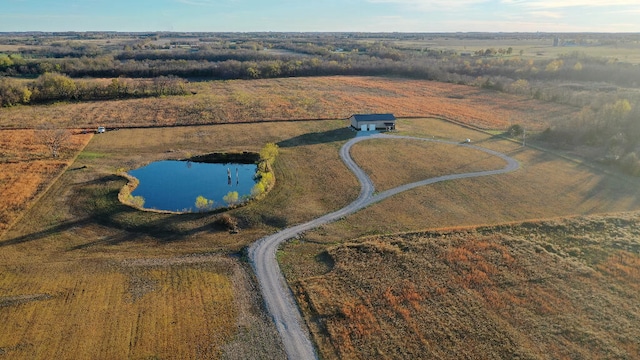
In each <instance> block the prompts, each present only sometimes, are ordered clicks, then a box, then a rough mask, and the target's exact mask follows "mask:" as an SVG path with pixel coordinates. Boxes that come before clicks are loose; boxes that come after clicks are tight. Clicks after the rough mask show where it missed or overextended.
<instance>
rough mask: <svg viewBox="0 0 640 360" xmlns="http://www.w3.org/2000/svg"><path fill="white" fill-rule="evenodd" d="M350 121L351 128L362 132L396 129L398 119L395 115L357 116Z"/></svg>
mask: <svg viewBox="0 0 640 360" xmlns="http://www.w3.org/2000/svg"><path fill="white" fill-rule="evenodd" d="M349 120H350V121H351V126H352V127H353V128H355V129H357V130H360V131H373V130H387V131H390V130H395V129H396V117H395V116H393V114H355V115H351V117H350V118H349Z"/></svg>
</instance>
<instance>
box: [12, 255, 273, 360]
mask: <svg viewBox="0 0 640 360" xmlns="http://www.w3.org/2000/svg"><path fill="white" fill-rule="evenodd" d="M246 271H247V269H245V268H243V267H241V266H240V265H239V263H238V262H237V261H235V260H232V259H229V258H224V257H222V256H208V257H200V258H196V259H191V258H179V259H171V261H168V260H157V261H146V262H140V261H99V260H98V261H96V260H95V259H93V260H85V261H82V260H78V261H72V262H68V261H63V262H49V263H45V264H39V265H35V264H20V265H13V266H6V265H5V266H3V269H2V272H1V274H2V275H0V289H3V291H2V296H1V297H0V321H1V322H2V324H3V331H2V332H0V354H1V355H5V356H8V357H9V358H12V359H51V358H58V359H68V358H75V359H126V358H134V359H138V358H162V359H213V358H222V357H223V356H227V357H230V358H242V353H236V354H234V351H235V350H233V348H230V347H229V344H232V343H233V342H234V339H235V337H236V336H237V334H238V332H239V331H245V328H251V329H253V331H254V332H257V333H258V335H260V334H261V333H262V332H264V331H263V330H264V329H259V328H258V325H262V324H264V323H265V319H264V318H259V316H258V317H256V315H251V313H252V312H253V313H256V312H257V313H258V314H259V310H257V309H256V308H257V306H258V305H259V303H258V302H257V301H256V299H255V295H251V294H250V293H249V294H247V292H248V291H253V290H254V289H246V286H247V284H248V283H250V281H249V280H248V279H247V275H246V274H245V273H246ZM238 296H242V297H247V298H249V299H250V301H246V300H245V301H240V300H239V299H237V297H238ZM252 307H253V308H252ZM239 312H242V313H243V314H244V315H243V317H244V319H242V321H241V319H240V314H239ZM247 318H250V320H251V321H254V322H255V325H252V326H251V325H249V324H247V323H246V322H247V320H248V319H247ZM263 326H264V325H263ZM266 328H267V329H268V327H266ZM269 330H271V329H269ZM268 335H269V336H268V337H269V338H270V343H271V344H270V345H274V344H275V346H271V348H272V349H271V350H272V351H274V352H275V353H276V354H278V351H277V349H278V345H277V341H276V339H277V338H276V337H275V336H274V335H275V334H274V333H273V331H271V332H270V333H268ZM263 337H264V334H263ZM261 340H262V344H254V345H251V344H249V345H248V346H245V347H244V349H245V350H244V351H245V353H249V354H253V355H255V354H259V353H260V351H262V350H264V349H263V348H262V347H264V345H265V343H266V342H265V341H264V340H265V339H261ZM252 348H253V350H252ZM236 352H237V351H236ZM279 354H280V355H282V352H281V351H280V352H279Z"/></svg>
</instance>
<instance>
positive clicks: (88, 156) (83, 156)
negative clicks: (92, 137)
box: [78, 151, 109, 160]
mask: <svg viewBox="0 0 640 360" xmlns="http://www.w3.org/2000/svg"><path fill="white" fill-rule="evenodd" d="M106 156H109V155H108V154H105V153H100V152H92V151H83V152H81V153H80V154H78V159H80V160H95V159H100V158H103V157H106Z"/></svg>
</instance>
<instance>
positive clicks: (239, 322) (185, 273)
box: [0, 77, 640, 358]
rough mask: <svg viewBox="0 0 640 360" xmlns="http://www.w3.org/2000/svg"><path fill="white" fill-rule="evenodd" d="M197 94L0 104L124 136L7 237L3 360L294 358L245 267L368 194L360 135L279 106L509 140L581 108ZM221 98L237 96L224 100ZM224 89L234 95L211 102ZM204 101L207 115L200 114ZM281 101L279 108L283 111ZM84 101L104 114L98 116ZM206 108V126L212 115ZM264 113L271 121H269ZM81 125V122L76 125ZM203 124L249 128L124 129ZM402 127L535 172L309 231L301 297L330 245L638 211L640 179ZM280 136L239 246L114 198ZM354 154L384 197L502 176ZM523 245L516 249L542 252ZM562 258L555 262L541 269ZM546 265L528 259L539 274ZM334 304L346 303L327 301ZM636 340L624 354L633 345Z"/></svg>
mask: <svg viewBox="0 0 640 360" xmlns="http://www.w3.org/2000/svg"><path fill="white" fill-rule="evenodd" d="M261 85H262V86H261ZM194 86H200V87H202V88H203V89H204V90H203V91H202V92H200V91H198V94H196V95H193V96H183V97H167V98H161V99H143V100H140V99H138V100H126V101H124V100H123V101H114V102H96V103H81V104H53V105H47V106H30V107H16V108H9V109H2V112H0V114H1V115H2V117H3V118H2V119H3V120H1V121H5V120H7V121H16V122H15V123H11V124H14V126H16V125H15V124H18V123H20V124H28V125H20V126H35V124H37V123H40V122H45V121H54V122H57V123H58V124H61V125H67V126H72V125H73V126H76V125H80V124H82V126H85V125H86V126H90V125H91V126H95V125H97V124H100V125H106V126H109V127H122V129H120V130H117V131H108V132H106V133H104V134H99V135H95V136H93V139H92V140H91V141H90V142H89V144H88V145H87V146H86V147H85V148H84V150H83V151H82V152H81V153H80V154H79V155H78V156H77V158H76V159H75V161H74V163H73V164H71V166H70V167H69V168H68V170H67V171H65V172H64V173H62V175H61V176H60V177H59V178H58V179H57V181H55V182H54V183H53V184H52V185H51V186H50V188H49V189H48V191H47V192H46V193H44V195H43V196H42V198H41V199H40V200H39V201H38V202H37V203H35V204H34V206H33V207H31V208H30V209H29V211H28V212H27V213H26V214H25V216H24V217H22V218H21V219H20V221H18V222H17V223H16V224H15V226H13V227H11V229H9V230H8V231H7V232H6V233H5V234H4V236H2V238H0V248H2V251H1V252H0V264H1V265H0V267H2V271H1V272H0V274H2V275H0V289H1V290H2V292H1V294H2V295H1V297H0V319H2V323H3V325H2V327H3V329H7V331H2V332H0V355H2V354H6V355H10V356H11V357H16V358H45V357H46V355H49V354H55V355H56V356H58V357H60V358H64V357H71V356H75V357H86V358H89V357H92V356H91V355H94V354H105V357H104V358H110V357H125V358H127V357H129V358H151V357H159V358H202V357H207V356H208V357H213V358H251V357H255V355H256V354H260V355H264V356H269V355H272V356H273V358H282V357H284V354H283V350H282V346H281V344H280V342H279V340H278V337H277V334H276V333H275V328H274V326H273V324H271V322H270V320H269V318H268V317H267V316H266V315H265V314H264V313H263V309H262V308H261V306H260V304H261V303H260V299H259V297H258V295H257V289H256V287H255V282H254V280H253V278H252V277H251V276H250V275H249V274H248V271H249V270H248V267H247V266H246V264H244V263H243V262H242V261H241V257H240V258H239V257H238V255H242V249H243V248H244V247H245V246H246V245H248V244H250V243H252V242H253V241H255V240H256V239H259V238H261V237H263V236H265V235H266V234H270V233H273V232H275V231H277V230H278V229H282V228H285V227H288V226H291V225H294V224H298V223H301V222H304V221H308V220H310V219H313V218H316V217H319V216H321V215H324V214H326V213H328V212H331V211H334V210H337V209H339V208H341V207H343V206H345V205H346V204H348V203H349V202H350V201H352V200H353V199H355V198H356V196H357V194H358V191H359V189H358V186H357V181H356V179H355V178H354V176H353V175H352V174H351V173H350V172H349V171H348V169H347V168H346V166H345V165H344V164H343V163H342V161H341V160H340V157H339V154H338V151H339V149H340V147H341V146H342V145H343V144H344V143H345V142H346V141H347V140H348V139H350V138H351V137H353V136H355V133H354V132H353V131H352V130H350V129H348V128H347V122H346V121H345V120H315V121H278V122H265V121H262V120H268V119H273V118H278V117H277V116H281V115H282V114H285V112H280V113H278V110H277V109H281V110H283V109H290V108H293V109H296V110H295V111H294V112H291V113H287V114H288V115H287V116H286V117H285V120H295V119H296V118H297V117H307V116H308V117H310V118H321V117H327V116H329V117H334V118H338V117H340V118H346V117H347V116H348V115H350V113H351V112H373V111H381V110H382V109H384V110H385V112H392V111H396V110H397V111H398V113H397V115H399V114H414V115H417V114H422V113H423V112H426V113H427V114H435V115H438V116H449V117H451V118H453V119H454V120H457V121H459V122H462V123H467V124H471V125H476V126H480V127H486V128H491V129H505V128H506V127H507V126H508V125H510V124H511V123H521V124H526V125H527V126H530V127H531V128H538V129H542V128H544V127H545V126H547V125H548V123H547V122H548V121H561V120H562V118H563V116H565V115H567V114H570V113H571V112H572V111H574V109H573V108H570V107H566V106H558V105H549V104H543V103H539V102H535V101H533V100H523V99H522V98H517V97H511V96H510V95H501V94H500V95H499V96H496V93H493V92H489V91H485V90H479V89H475V88H470V87H459V86H457V85H447V84H439V83H432V82H426V81H413V80H401V79H372V78H342V77H338V78H315V79H279V80H269V81H266V80H264V81H263V80H258V81H256V82H251V83H249V82H244V81H231V82H226V83H223V82H220V83H217V82H213V83H198V84H195V85H194ZM216 86H220V87H223V86H227V87H226V88H225V89H226V90H224V91H223V90H221V88H216ZM225 91H226V95H216V92H220V93H222V94H225ZM332 91H340V93H339V94H341V95H340V96H338V95H336V94H338V93H335V92H332ZM217 96H223V97H222V98H217ZM198 99H200V100H198ZM233 99H236V100H237V101H236V100H233ZM279 99H280V100H279ZM282 99H286V101H284V100H282ZM295 99H298V100H300V99H306V100H304V101H303V103H308V104H309V105H308V107H305V106H302V105H300V104H298V105H292V104H294V103H293V102H291V101H293V100H295ZM194 100H197V101H199V102H196V103H197V104H200V105H197V106H196V105H194V104H196V103H194ZM217 101H219V103H218V102H217ZM278 101H283V102H282V103H280V104H281V105H278V104H279V102H278ZM296 101H297V100H296ZM227 102H229V103H228V104H229V105H228V106H226V105H224V104H227ZM154 104H156V105H157V106H158V107H157V108H154V106H156V105H154ZM216 104H218V105H216ZM301 104H302V103H301ZM314 104H316V105H317V107H314ZM403 104H405V105H406V106H403ZM85 106H95V108H94V110H91V111H90V110H89V109H88V108H86V107H85ZM160 106H161V107H162V108H161V109H160ZM529 107H531V109H532V110H530V111H529V110H527V109H528V108H529ZM194 108H196V110H194V111H195V113H192V115H191V116H192V117H182V115H185V114H187V112H186V109H194ZM154 109H155V110H154ZM215 109H218V110H215ZM265 109H271V110H273V113H270V112H268V111H267V110H265ZM300 109H307V110H300ZM327 109H330V111H329V110H327ZM214 110H215V111H214ZM324 110H327V111H328V112H327V113H324V112H323V111H324ZM92 111H93V112H92ZM207 111H210V112H209V114H211V116H210V117H208V118H207V117H204V118H201V116H204V115H203V114H206V113H207ZM216 111H227V112H228V113H229V114H232V115H229V116H233V117H226V118H225V117H222V116H219V114H220V113H217V112H216ZM283 111H284V110H283ZM300 111H303V112H304V111H308V112H306V113H304V114H303V113H301V112H300ZM414 111H415V113H412V112H414ZM39 112H41V113H39ZM105 114H111V115H105ZM267 114H269V115H271V116H273V117H267V116H265V117H262V116H261V115H267ZM273 114H276V115H277V116H276V115H273ZM319 114H323V116H318V115H319ZM338 114H339V115H338ZM31 117H33V119H34V120H31ZM74 117H75V118H76V119H79V120H78V121H75V120H71V121H67V119H73V118H74ZM9 119H10V120H9ZM106 119H111V120H113V122H112V123H107V122H105V121H106ZM154 119H155V120H154ZM181 119H184V122H183V120H181ZM541 119H543V120H541ZM255 120H259V121H257V122H255ZM193 122H195V123H197V122H208V123H210V122H247V123H229V124H216V125H197V126H184V127H162V128H136V129H126V128H125V127H127V126H136V125H137V126H154V125H162V124H169V125H175V124H180V123H193ZM3 124H4V125H3V126H8V125H10V124H9V123H3ZM398 128H399V132H400V133H401V134H403V133H406V134H411V135H414V136H422V137H425V138H441V139H447V140H452V141H462V140H463V139H466V138H470V139H472V142H473V144H475V145H477V146H483V147H487V148H490V149H494V150H497V151H501V152H505V153H507V154H508V155H510V156H512V157H514V158H516V159H517V160H518V161H520V163H521V165H522V168H521V169H520V170H519V171H517V172H515V173H512V174H506V175H498V176H495V177H494V176H492V177H487V178H480V179H467V180H459V181H451V182H447V183H441V184H435V185H432V186H427V187H424V188H418V189H414V190H411V191H409V192H407V193H404V194H400V195H398V196H397V197H394V198H391V199H388V200H386V201H384V202H382V203H380V204H376V205H372V206H370V207H368V208H366V209H364V210H363V211H361V212H358V213H356V214H354V215H351V216H349V217H346V218H344V219H342V220H340V221H338V222H337V223H334V224H330V225H326V226H323V227H322V228H320V229H317V230H315V231H310V232H308V233H306V234H304V236H303V237H302V241H297V242H294V243H292V244H290V245H288V246H286V247H285V249H284V251H282V252H280V253H279V258H280V260H281V262H282V266H283V269H284V271H285V273H286V274H287V275H288V277H289V280H290V281H291V282H292V284H293V285H294V286H301V287H300V289H302V290H301V291H302V292H308V294H312V293H313V291H314V290H313V289H311V290H309V289H307V288H304V286H305V285H304V284H305V281H310V283H312V279H313V277H314V276H322V275H323V274H325V272H327V271H329V270H331V269H332V268H333V267H332V264H331V261H334V262H335V263H339V262H340V258H339V257H338V256H337V255H331V254H332V253H331V252H327V248H328V247H329V246H332V245H335V244H340V243H343V242H351V241H352V240H351V239H354V238H358V237H361V236H366V235H372V234H383V233H395V232H406V231H417V230H422V229H427V228H442V227H457V226H461V225H478V224H501V223H505V222H512V221H521V220H526V219H531V218H548V217H552V216H565V215H572V214H592V213H601V212H614V211H627V210H637V209H640V193H639V190H637V189H639V187H638V180H637V179H635V178H632V177H626V176H623V175H615V174H613V175H612V174H611V173H608V172H604V171H602V170H601V169H598V168H594V167H592V166H590V165H588V164H582V163H578V162H574V161H569V160H567V159H565V158H562V157H558V156H556V155H554V154H553V153H549V152H545V151H540V150H536V149H534V148H528V147H527V148H523V147H521V145H520V144H519V143H517V142H513V141H509V140H505V139H503V138H501V137H498V136H494V135H491V134H489V133H485V132H480V131H476V130H473V129H471V128H469V127H464V126H460V125H457V124H454V123H451V122H448V121H444V120H441V119H435V118H428V117H425V118H416V119H401V120H399V122H398ZM11 131H13V130H11ZM0 133H2V134H7V133H9V130H2V131H0ZM16 133H17V132H16ZM87 139H88V138H87ZM267 142H274V143H277V144H278V145H279V146H280V155H279V157H278V158H277V160H276V162H275V165H274V170H275V173H276V186H275V188H274V189H273V190H272V192H270V193H269V194H268V196H267V197H266V198H265V199H264V200H262V201H258V202H253V203H250V204H248V205H246V206H244V207H241V208H237V209H234V210H231V211H229V212H228V213H229V214H230V215H231V216H233V217H235V218H237V219H238V220H239V224H240V233H239V234H230V233H229V232H228V231H227V230H226V229H225V228H224V227H222V226H220V225H218V224H217V220H218V218H219V216H220V215H219V214H216V213H198V214H182V215H178V214H159V213H148V212H140V211H137V210H135V209H133V208H131V207H128V206H125V205H123V204H121V203H119V202H118V200H117V194H118V191H119V190H120V188H121V187H122V186H124V185H125V183H126V181H125V180H124V179H123V178H121V177H118V176H116V175H115V174H116V172H117V171H119V170H129V169H133V168H136V167H139V166H142V165H145V164H147V163H149V162H151V161H155V160H160V159H182V158H187V157H190V156H192V155H198V154H204V153H209V152H215V151H258V150H259V149H260V148H261V147H262V146H263V145H264V144H265V143H267ZM8 144H14V142H13V141H10V142H8ZM77 149H79V148H77ZM3 151H5V150H4V147H3ZM11 151H13V153H15V154H18V153H20V151H19V150H11ZM29 151H32V152H35V153H37V152H38V151H42V150H29ZM76 151H77V150H76ZM353 152H354V157H356V158H357V161H358V162H359V164H360V165H361V166H363V168H365V169H367V171H368V172H369V173H370V175H371V177H372V178H373V180H374V182H375V184H376V186H377V187H378V190H382V189H385V188H389V187H393V186H396V185H398V184H400V183H403V182H410V181H414V180H416V179H420V178H421V177H425V178H426V177H430V176H434V175H440V174H448V173H460V172H469V171H477V170H485V169H493V168H500V167H502V166H503V164H502V163H501V162H500V161H499V160H496V159H493V158H488V157H487V156H486V155H484V154H480V153H477V152H475V151H473V150H471V149H462V148H457V147H454V146H452V145H445V144H439V145H438V144H432V143H427V142H413V141H407V142H398V141H395V140H389V143H386V142H371V143H369V142H363V143H360V144H358V145H357V146H356V147H355V148H354V149H353ZM25 153H26V152H25ZM69 154H71V155H70V156H72V155H73V152H69ZM371 154H373V155H375V156H369V155H371ZM11 156H17V155H11ZM421 159H425V160H428V161H421ZM30 161H31V162H35V160H34V159H32V160H30ZM399 164H406V165H407V166H404V167H403V166H399ZM16 198H18V197H17V195H16ZM381 241H382V240H381ZM345 246H347V247H348V245H345ZM460 246H463V245H460ZM491 246H493V245H491ZM491 246H489V248H491ZM527 246H529V245H527V244H524V245H522V248H519V247H514V249H513V250H510V249H507V250H504V251H505V252H507V253H510V252H513V253H514V254H515V253H518V251H522V252H523V253H526V254H530V253H532V252H531V249H532V248H530V247H527ZM420 251H422V250H420ZM416 252H418V250H416ZM327 254H328V255H330V256H328V255H327ZM328 259H331V261H326V260H328ZM549 259H551V260H553V258H542V260H544V261H551V260H549ZM625 259H627V258H625ZM401 260H402V259H401ZM537 260H538V259H535V258H532V260H531V263H532V264H535V263H536V261H537ZM527 261H528V260H527ZM625 261H626V260H625ZM634 261H635V260H634ZM398 263H402V262H401V261H400V260H399V262H398ZM625 264H626V263H625ZM525 265H526V264H525ZM525 265H519V266H521V267H524V266H525ZM612 266H613V267H616V266H618V265H616V264H613V265H612ZM624 266H627V265H624ZM550 271H551V270H550ZM416 276H417V275H416ZM443 276H444V275H443ZM336 281H337V280H336ZM443 281H444V280H443ZM313 286H315V285H313ZM313 286H311V287H313ZM323 286H324V285H323ZM331 286H334V284H333V283H332V284H331ZM345 286H346V285H345ZM326 288H327V289H328V288H329V285H327V287H326ZM336 289H337V288H336ZM392 290H393V289H392ZM401 290H402V289H401ZM322 291H324V290H322ZM393 291H395V290H393ZM541 291H542V290H541ZM302 292H301V293H302ZM536 294H537V293H536ZM392 295H393V296H398V293H394V292H392ZM304 296H307V295H304ZM308 296H314V295H308ZM411 296H413V295H411ZM420 296H424V295H420ZM554 296H556V295H554ZM557 296H558V297H560V295H557ZM302 298H303V297H302ZM194 299H196V300H194ZM390 299H392V298H390ZM305 301H306V300H305ZM326 301H327V302H330V301H333V300H332V298H331V297H330V296H329V297H327V299H326ZM416 301H418V300H416ZM158 309H159V310H158ZM228 309H235V310H233V311H229V310H228ZM354 309H355V310H353V311H355V313H358V312H359V311H360V310H359V308H358V309H356V308H354ZM381 309H382V307H381ZM310 311H311V310H310ZM223 313H224V314H223ZM403 313H404V312H403ZM307 314H308V315H309V314H311V313H307ZM223 315H224V316H223ZM365 315H366V314H365ZM60 319H65V320H64V321H61V320H60ZM114 319H115V320H114ZM327 324H329V322H327ZM331 324H332V326H331V328H330V330H328V331H336V334H342V335H338V336H341V337H339V339H347V337H349V336H350V335H349V336H347V335H345V334H346V333H345V332H344V331H343V330H341V328H340V326H342V325H341V324H339V323H335V326H334V325H333V323H331ZM354 324H356V322H354ZM203 328H204V329H206V331H205V332H201V330H202V329H203ZM317 334H319V333H317ZM491 335H493V334H491ZM322 336H324V335H317V337H316V340H317V342H318V343H319V344H320V345H321V349H322V351H323V354H325V355H326V354H328V355H327V356H329V357H330V356H332V355H331V354H332V353H333V352H337V353H340V352H342V354H346V355H349V354H352V353H351V352H350V351H351V350H350V347H349V346H350V345H349V342H348V341H347V340H345V342H344V344H342V343H340V344H338V347H337V348H335V349H332V348H329V347H325V345H326V344H325V342H326V341H327V340H326V338H323V337H322ZM332 336H333V335H332ZM504 336H505V338H509V336H511V335H510V334H507V335H504ZM323 339H324V340H323ZM423 339H427V338H426V337H423ZM509 339H510V338H509ZM331 341H333V340H331ZM340 341H342V340H340ZM349 341H353V340H349ZM385 341H387V340H385ZM385 344H386V343H385ZM343 345H344V346H343ZM385 346H387V345H385ZM393 346H395V345H389V347H385V349H382V350H384V351H388V349H391V348H393ZM421 346H422V345H421ZM607 346H608V345H607ZM629 346H630V347H631V348H630V349H631V350H629V351H635V350H633V347H632V345H629ZM327 349H329V350H327ZM363 349H364V348H363ZM514 349H520V348H518V347H517V346H515V347H514ZM409 350H410V351H414V350H413V349H409ZM364 351H368V350H366V349H365V350H364ZM492 351H493V350H492ZM496 351H497V352H496V353H497V354H506V353H504V352H500V351H502V350H500V349H498V350H496ZM514 351H515V350H514ZM518 351H519V350H518ZM518 351H515V352H516V353H520V352H518ZM563 351H564V350H563ZM523 354H524V353H523Z"/></svg>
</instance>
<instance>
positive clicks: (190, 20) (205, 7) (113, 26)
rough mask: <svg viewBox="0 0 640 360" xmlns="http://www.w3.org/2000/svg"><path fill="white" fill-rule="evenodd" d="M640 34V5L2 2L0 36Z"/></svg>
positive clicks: (630, 1) (602, 1)
mask: <svg viewBox="0 0 640 360" xmlns="http://www.w3.org/2000/svg"><path fill="white" fill-rule="evenodd" d="M13 31H133V32H147V31H210V32H254V31H273V32H537V31H540V32H640V0H311V1H301V0H0V32H13Z"/></svg>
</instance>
